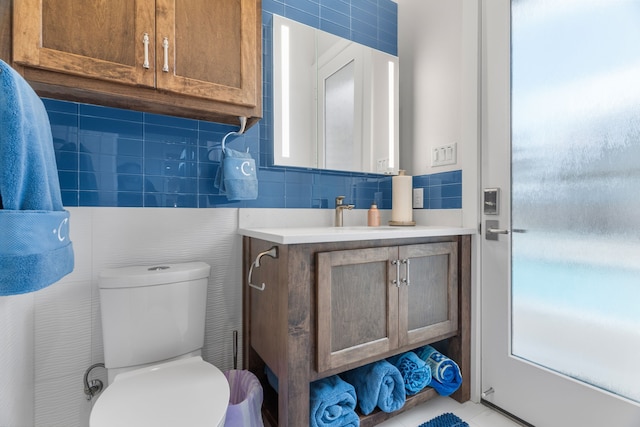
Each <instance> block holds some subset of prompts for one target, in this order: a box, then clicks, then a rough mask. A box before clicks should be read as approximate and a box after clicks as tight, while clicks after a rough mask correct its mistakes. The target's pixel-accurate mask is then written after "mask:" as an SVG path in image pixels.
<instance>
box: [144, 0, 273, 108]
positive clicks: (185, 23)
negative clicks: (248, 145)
mask: <svg viewBox="0 0 640 427" xmlns="http://www.w3.org/2000/svg"><path fill="white" fill-rule="evenodd" d="M156 3H157V15H156V19H157V22H158V26H157V34H156V48H157V55H158V81H157V85H158V88H159V89H163V90H167V91H169V92H177V93H182V94H187V95H191V96H197V97H201V98H207V99H215V100H222V101H225V102H229V103H232V104H236V105H244V106H249V107H253V106H256V105H258V104H257V103H258V91H257V90H258V88H257V82H258V81H259V77H260V72H261V71H260V69H259V68H258V67H259V63H258V60H257V57H258V56H257V55H256V52H257V51H258V50H259V49H260V46H259V45H258V40H259V34H260V33H259V27H260V26H259V25H258V22H259V21H258V18H259V16H258V12H259V10H258V7H259V5H260V2H259V1H256V0H180V1H177V0H157V1H156ZM164 44H166V45H167V47H166V48H165V47H164V46H163V45H164ZM165 58H166V60H165Z"/></svg>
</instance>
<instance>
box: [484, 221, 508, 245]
mask: <svg viewBox="0 0 640 427" xmlns="http://www.w3.org/2000/svg"><path fill="white" fill-rule="evenodd" d="M499 226H500V223H499V222H498V221H497V220H495V219H488V220H487V221H486V222H485V232H484V238H485V239H487V240H498V234H509V230H507V229H504V228H499Z"/></svg>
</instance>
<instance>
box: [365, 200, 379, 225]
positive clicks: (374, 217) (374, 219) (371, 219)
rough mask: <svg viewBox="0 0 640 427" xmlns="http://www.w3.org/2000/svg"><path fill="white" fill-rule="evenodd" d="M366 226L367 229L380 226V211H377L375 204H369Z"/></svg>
mask: <svg viewBox="0 0 640 427" xmlns="http://www.w3.org/2000/svg"><path fill="white" fill-rule="evenodd" d="M367 225H368V226H369V227H379V226H380V211H379V210H378V205H376V202H373V203H371V207H370V208H369V211H368V212H367Z"/></svg>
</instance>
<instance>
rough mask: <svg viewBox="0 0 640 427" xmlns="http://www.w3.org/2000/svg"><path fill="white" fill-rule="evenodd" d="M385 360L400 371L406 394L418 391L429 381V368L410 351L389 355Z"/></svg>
mask: <svg viewBox="0 0 640 427" xmlns="http://www.w3.org/2000/svg"><path fill="white" fill-rule="evenodd" d="M387 361H388V362H389V363H391V364H392V365H393V366H395V367H396V368H398V371H400V375H402V378H403V379H404V388H405V389H406V390H407V394H408V395H412V394H416V393H418V392H419V391H420V390H422V389H423V388H425V387H426V386H428V385H429V383H430V382H431V368H430V367H429V365H427V363H426V362H425V361H424V360H422V359H420V358H419V357H418V356H417V355H416V354H415V353H414V352H412V351H408V352H406V353H402V354H399V355H397V356H393V357H390V358H389V359H387Z"/></svg>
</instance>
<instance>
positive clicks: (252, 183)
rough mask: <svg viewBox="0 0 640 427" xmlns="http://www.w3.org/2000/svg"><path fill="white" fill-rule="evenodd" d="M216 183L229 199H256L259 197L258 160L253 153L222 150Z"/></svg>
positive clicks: (221, 192)
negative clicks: (253, 156) (252, 155)
mask: <svg viewBox="0 0 640 427" xmlns="http://www.w3.org/2000/svg"><path fill="white" fill-rule="evenodd" d="M214 185H215V187H216V188H218V189H219V190H220V194H224V195H226V196H227V199H228V200H255V199H257V198H258V176H257V173H256V161H255V160H254V159H253V158H252V157H251V154H249V153H244V152H242V151H236V150H232V149H230V148H228V147H226V148H225V149H224V151H223V152H222V160H221V161H220V167H219V168H218V172H217V173H216V177H215V181H214Z"/></svg>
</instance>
